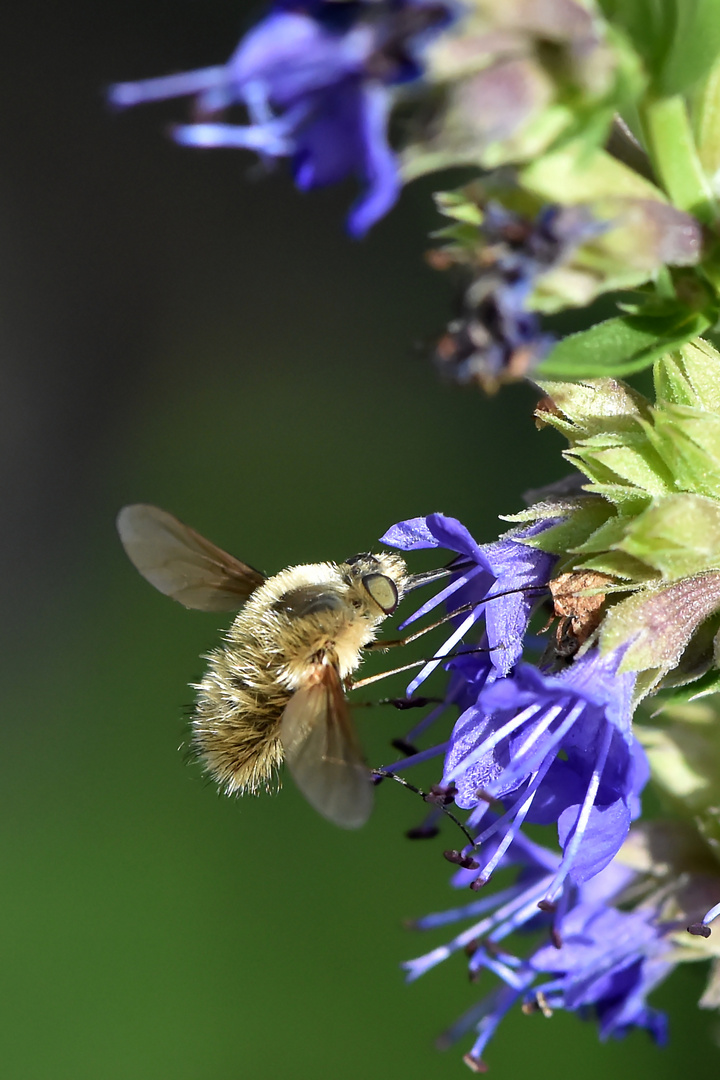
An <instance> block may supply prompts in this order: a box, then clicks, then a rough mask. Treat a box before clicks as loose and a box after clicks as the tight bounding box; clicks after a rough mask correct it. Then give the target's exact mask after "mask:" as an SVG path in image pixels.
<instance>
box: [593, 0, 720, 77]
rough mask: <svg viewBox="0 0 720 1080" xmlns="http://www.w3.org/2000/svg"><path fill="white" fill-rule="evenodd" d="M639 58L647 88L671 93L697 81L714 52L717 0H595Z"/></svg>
mask: <svg viewBox="0 0 720 1080" xmlns="http://www.w3.org/2000/svg"><path fill="white" fill-rule="evenodd" d="M600 4H601V7H602V9H603V11H604V12H605V14H606V16H607V17H608V19H609V20H610V21H611V22H612V23H613V24H614V25H615V26H620V27H622V28H623V29H624V30H625V31H626V32H627V34H628V35H629V37H630V39H631V41H632V43H633V45H634V46H635V48H636V50H637V51H638V53H639V54H640V55H641V57H642V58H643V60H644V62H645V67H646V69H647V71H648V72H649V74H650V76H651V79H652V83H653V90H654V91H655V93H658V94H677V93H680V92H681V91H683V90H685V89H687V88H688V87H690V86H692V84H693V83H695V82H697V80H698V79H701V78H702V77H703V76H704V75H705V74H706V73H707V71H708V70H709V69H710V67H711V66H712V64H713V62H714V61H715V59H716V58H717V55H718V53H720V3H719V2H718V0H600Z"/></svg>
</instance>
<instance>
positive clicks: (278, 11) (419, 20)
mask: <svg viewBox="0 0 720 1080" xmlns="http://www.w3.org/2000/svg"><path fill="white" fill-rule="evenodd" d="M448 21H449V11H448V8H447V7H446V6H445V5H444V4H443V3H440V2H437V0H347V2H343V3H337V2H335V0H307V2H305V3H299V4H298V3H290V2H289V0H282V2H278V3H275V5H274V7H273V10H272V11H271V12H270V14H268V15H267V16H266V17H265V18H264V19H263V20H262V21H261V22H259V23H258V25H257V26H255V27H254V29H252V30H251V31H250V32H249V33H248V34H247V35H246V36H245V37H244V38H243V39H242V41H241V42H240V44H239V45H238V47H237V49H236V50H235V52H234V53H233V55H232V56H231V57H230V59H229V61H228V62H227V64H225V65H222V66H218V67H209V68H203V69H200V70H198V71H191V72H187V73H184V74H180V75H170V76H167V77H165V78H158V79H147V80H143V81H140V82H132V83H119V84H117V85H115V86H113V87H112V88H111V90H110V101H111V102H112V103H113V104H114V105H117V106H121V107H125V106H130V105H136V104H138V103H141V102H147V101H159V100H163V99H165V98H174V97H186V96H187V97H192V98H193V99H194V113H195V115H196V117H197V118H198V119H197V122H195V123H192V124H186V125H181V126H179V127H176V128H175V130H174V138H175V140H176V141H177V142H179V143H181V144H182V145H184V146H200V147H216V146H225V147H243V148H245V149H249V150H255V151H257V152H258V153H259V154H261V155H263V156H264V157H266V158H280V157H289V158H290V159H291V161H292V167H293V174H294V178H295V183H296V185H297V186H298V187H299V188H301V189H302V190H307V189H310V188H315V187H319V186H321V185H325V184H333V183H336V182H338V181H340V180H343V179H345V178H346V177H349V176H353V175H355V176H357V177H359V178H360V180H361V182H362V183H363V184H364V185H365V192H364V194H363V195H362V197H361V198H360V200H359V201H358V202H357V203H356V205H355V206H354V207H353V209H352V211H351V213H350V217H349V222H348V227H349V229H350V232H351V233H353V234H354V235H356V236H360V235H362V234H363V233H365V232H366V231H367V230H368V229H369V228H370V226H371V225H373V224H374V223H375V222H376V221H377V220H378V219H379V218H381V217H382V216H383V215H384V214H385V213H386V212H387V211H388V210H389V209H390V207H391V206H392V205H393V203H394V202H395V200H396V198H397V195H398V191H399V186H400V181H399V176H398V168H397V163H396V160H395V155H394V154H393V152H392V150H391V149H390V145H389V142H388V131H387V128H388V117H389V113H390V109H391V106H392V97H391V90H390V88H391V87H392V86H394V85H397V84H399V83H404V82H408V81H409V80H413V79H417V78H419V77H420V75H421V74H422V50H423V45H424V43H425V41H426V39H427V38H428V37H429V36H431V34H432V32H433V31H434V30H437V29H439V28H440V27H441V26H443V25H445V24H446V23H447V22H448ZM235 104H242V105H244V106H245V107H246V109H247V112H248V115H249V119H250V123H249V124H244V125H243V124H229V123H224V122H223V123H218V122H216V121H215V119H214V118H215V116H216V115H217V114H219V113H221V112H223V110H225V109H227V108H228V107H230V106H232V105H235Z"/></svg>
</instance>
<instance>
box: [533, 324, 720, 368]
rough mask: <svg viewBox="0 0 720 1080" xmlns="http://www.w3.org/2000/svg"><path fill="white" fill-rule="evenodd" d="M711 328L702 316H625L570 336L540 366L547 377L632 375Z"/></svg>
mask: <svg viewBox="0 0 720 1080" xmlns="http://www.w3.org/2000/svg"><path fill="white" fill-rule="evenodd" d="M709 325H710V321H709V319H708V318H707V317H706V316H705V315H703V314H701V313H697V312H696V313H692V312H686V313H685V315H684V316H683V317H680V316H678V315H677V314H672V315H668V316H664V317H662V318H649V317H647V316H636V315H625V316H619V317H618V318H614V319H607V320H606V321H605V322H601V323H597V324H596V325H595V326H592V327H590V328H589V329H588V330H582V331H580V332H579V333H577V334H570V335H569V337H566V338H563V340H562V341H560V342H558V344H557V345H556V346H555V347H554V349H552V351H551V352H550V354H549V355H548V356H547V357H546V359H545V360H543V362H542V363H541V364H540V365H539V366H538V375H539V376H540V378H541V379H542V378H544V377H546V376H559V377H563V376H574V377H576V378H581V377H583V376H586V377H593V376H598V375H612V376H620V375H630V374H632V373H633V372H636V371H642V369H643V368H646V367H649V366H650V364H652V362H653V361H654V360H657V359H658V357H660V356H663V355H664V354H665V353H666V352H670V350H671V349H676V348H677V347H678V346H680V345H684V344H685V342H687V341H689V340H690V339H691V338H694V337H697V336H698V335H699V334H701V333H702V332H703V331H704V330H706V329H707V328H708V326H709Z"/></svg>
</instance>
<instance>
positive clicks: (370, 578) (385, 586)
mask: <svg viewBox="0 0 720 1080" xmlns="http://www.w3.org/2000/svg"><path fill="white" fill-rule="evenodd" d="M362 583H363V585H364V586H365V588H366V589H367V591H368V592H369V593H370V596H371V597H372V598H373V600H374V601H375V603H376V604H377V606H378V607H379V608H381V609H382V610H383V611H384V612H385V614H386V615H392V613H393V611H394V610H395V608H396V607H397V606H398V603H399V597H398V591H397V586H396V584H395V582H394V581H393V580H392V578H389V577H385V574H366V575H365V577H364V578H363V579H362Z"/></svg>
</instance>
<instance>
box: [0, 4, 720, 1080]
mask: <svg viewBox="0 0 720 1080" xmlns="http://www.w3.org/2000/svg"><path fill="white" fill-rule="evenodd" d="M250 17H251V16H250V15H249V14H248V13H247V12H243V11H238V7H237V5H235V4H231V3H229V2H228V0H216V2H213V3H208V2H203V3H201V2H199V0H178V2H175V3H170V2H168V0H143V3H140V2H125V3H120V2H119V0H115V2H108V3H105V4H97V3H90V2H89V0H78V2H76V3H52V2H50V0H46V2H45V3H39V2H32V0H26V2H25V3H23V4H21V5H15V6H14V9H13V10H10V9H8V11H7V12H5V13H4V16H3V23H4V25H3V36H2V39H1V41H0V49H1V50H2V58H1V63H0V79H2V80H3V82H4V86H3V93H2V95H1V96H0V103H1V104H0V132H1V134H2V146H3V154H2V164H1V165H0V240H1V241H2V246H1V248H0V410H1V411H0V426H1V430H0V447H1V448H2V454H1V457H0V485H1V488H2V498H3V508H4V526H3V529H2V530H1V531H0V553H1V554H2V557H3V566H4V568H5V574H4V577H5V581H4V592H5V601H4V604H3V611H4V615H3V620H2V649H3V653H2V655H3V659H4V661H5V673H4V677H3V688H4V691H5V693H4V708H3V710H2V718H1V724H2V728H1V731H2V743H3V746H2V754H1V755H0V804H1V805H0V837H1V840H0V844H1V846H0V983H1V984H2V997H1V1002H0V1062H1V1063H2V1065H1V1066H0V1071H1V1073H2V1076H7V1077H8V1078H9V1080H146V1078H147V1080H149V1078H152V1080H164V1078H172V1080H230V1078H238V1080H240V1078H242V1080H244V1078H246V1077H248V1078H249V1077H254V1078H257V1080H276V1078H279V1077H294V1078H296V1080H311V1078H313V1080H321V1078H329V1080H335V1078H339V1077H343V1078H347V1080H365V1078H367V1077H368V1076H377V1077H383V1078H385V1077H387V1078H392V1080H415V1078H417V1077H428V1076H432V1077H438V1078H440V1077H451V1076H458V1077H462V1076H464V1075H467V1074H466V1073H465V1071H464V1067H463V1066H462V1064H461V1062H460V1055H461V1052H462V1051H461V1050H460V1049H458V1050H455V1051H450V1052H449V1054H446V1055H445V1056H440V1055H438V1054H437V1053H436V1052H435V1051H434V1050H433V1048H432V1042H433V1038H434V1036H435V1035H436V1034H437V1033H438V1032H439V1031H440V1030H441V1029H442V1028H443V1026H445V1025H446V1024H447V1023H449V1022H450V1021H451V1020H452V1019H454V1018H455V1016H456V1015H457V1014H458V1013H459V1012H461V1011H462V1010H463V1009H464V1008H465V1007H467V1006H468V1005H469V1004H470V1003H471V1002H472V1001H473V1000H474V999H475V997H476V996H477V994H478V993H480V992H483V989H484V987H483V986H482V985H481V987H479V988H473V987H470V986H469V985H468V983H467V980H466V975H465V973H464V970H463V963H462V961H461V960H460V959H458V960H456V962H454V963H449V964H447V965H445V966H444V967H443V968H441V969H440V970H438V971H436V972H434V973H432V974H430V975H428V976H427V977H426V978H425V979H423V980H422V981H421V982H420V983H418V984H416V985H414V986H411V987H408V988H406V987H404V986H403V984H402V980H401V976H400V973H399V970H398V964H399V962H400V961H401V960H402V959H403V958H406V957H409V956H412V955H413V954H415V953H416V952H419V951H422V950H424V949H425V948H427V947H429V946H430V945H431V944H434V943H435V939H434V938H433V940H432V941H430V940H429V939H426V938H416V937H414V936H413V935H411V934H409V933H408V932H407V931H404V930H403V929H402V928H401V921H402V919H403V918H404V917H406V916H412V915H418V914H421V913H422V912H424V911H427V910H431V909H436V908H439V907H442V906H444V905H446V904H449V903H452V902H453V901H455V900H456V899H457V897H456V895H455V894H453V893H451V891H450V890H449V888H448V886H447V882H448V878H449V872H448V870H449V868H448V867H447V864H446V863H444V862H443V860H442V859H441V857H440V847H441V846H447V843H456V842H457V841H456V840H454V839H453V838H452V837H451V834H446V842H445V844H443V843H442V842H438V843H437V844H422V843H415V844H412V843H410V842H408V841H406V840H405V839H404V837H403V832H404V830H405V829H406V828H408V827H409V826H410V825H412V824H414V823H415V822H416V821H418V820H419V818H420V817H421V815H422V811H423V808H422V805H421V804H419V803H418V802H417V801H416V800H415V799H414V798H413V797H412V796H411V795H409V794H408V793H407V792H405V791H402V790H401V789H400V788H399V787H391V786H390V785H384V786H383V788H381V789H380V791H379V792H378V807H377V812H376V814H375V815H374V817H373V819H372V821H371V822H370V824H369V826H368V827H367V828H366V829H365V830H363V831H362V832H360V833H358V834H344V833H342V832H340V831H339V830H336V829H333V828H332V827H331V826H329V825H327V824H326V823H325V822H324V821H322V820H320V819H319V818H318V817H317V816H315V815H314V814H313V812H312V811H311V810H309V808H308V807H307V806H306V805H305V804H304V803H303V802H302V801H301V800H300V798H299V797H298V796H297V794H296V793H295V791H294V790H293V789H292V787H291V786H289V785H288V786H286V787H285V788H284V790H283V791H282V792H281V794H280V795H279V796H277V797H275V798H272V797H263V798H258V799H255V800H252V799H247V800H245V801H242V802H231V801H229V800H224V799H220V798H218V797H217V795H216V794H215V793H214V792H213V790H212V789H211V788H209V787H208V786H207V785H205V784H204V782H203V781H202V779H201V778H200V777H199V776H198V775H197V772H196V771H194V770H193V769H192V768H187V767H186V766H185V765H184V764H183V760H182V756H181V754H179V753H178V752H177V748H178V745H179V744H180V743H181V742H182V740H183V738H184V730H183V725H184V710H185V708H186V706H187V704H188V703H189V701H190V700H191V692H190V691H189V690H188V687H187V684H188V682H190V681H191V680H193V679H196V678H197V677H198V675H199V674H200V672H201V670H202V662H201V661H200V660H199V659H198V657H199V655H200V654H201V653H202V652H203V651H204V650H206V649H208V648H209V647H210V646H212V644H213V643H214V642H215V641H216V640H217V634H218V629H219V628H220V627H221V626H222V625H224V623H223V620H221V619H218V618H216V617H214V616H206V615H198V614H193V613H189V612H186V611H184V610H183V609H182V608H181V607H179V606H178V605H175V604H173V603H171V602H170V601H168V600H165V599H164V598H162V597H161V596H159V594H156V593H154V592H153V591H152V590H151V589H150V588H149V587H148V586H146V585H145V584H144V583H143V582H142V580H141V579H140V578H139V577H138V576H137V575H136V574H135V573H134V571H133V570H132V568H131V567H130V565H129V563H128V562H127V561H126V560H125V557H124V555H123V554H122V552H121V550H120V547H119V544H118V542H117V540H116V537H115V534H114V526H113V519H114V516H115V513H116V511H117V509H118V508H119V507H120V506H121V505H122V504H123V503H125V502H128V501H135V500H146V501H152V502H156V503H159V504H160V505H163V506H166V507H168V508H169V509H172V510H173V511H175V512H176V513H177V514H179V515H180V516H181V517H183V518H184V519H185V520H187V521H189V522H191V523H193V524H194V525H196V526H197V528H199V529H200V530H201V531H203V532H205V533H206V534H207V535H209V536H210V537H212V538H214V539H216V540H217V542H219V543H220V544H223V545H225V546H226V547H228V548H230V549H231V550H234V551H236V552H237V553H238V554H239V555H241V556H242V557H244V558H246V559H247V560H249V561H250V562H252V563H254V564H256V565H259V566H261V567H262V568H263V569H265V570H268V571H274V570H277V569H279V568H281V567H283V566H285V565H288V564H290V563H292V562H300V561H305V560H318V559H324V558H336V557H340V558H341V557H343V556H345V555H347V554H349V553H350V552H353V551H356V550H360V549H366V548H368V547H372V545H373V544H374V542H375V540H376V538H377V537H378V536H379V535H380V534H381V533H382V532H383V531H384V530H385V529H386V528H387V526H388V525H390V524H391V523H392V522H394V521H395V520H398V519H399V518H402V517H404V516H409V515H414V514H420V513H425V512H428V511H432V510H437V509H441V510H444V511H445V512H447V513H451V514H454V515H457V516H459V517H461V518H462V519H463V520H464V521H466V522H467V524H468V525H469V526H470V528H471V529H472V530H473V531H474V532H475V534H476V535H477V536H478V537H479V538H483V539H491V538H492V537H493V535H494V533H495V531H496V529H497V524H496V515H497V514H498V513H501V512H503V511H512V510H514V509H517V508H518V507H519V505H520V493H521V491H522V490H524V489H525V488H528V487H533V486H537V485H539V484H542V483H544V482H546V481H548V480H550V479H552V478H554V477H556V476H557V475H559V474H560V473H561V471H562V467H561V464H560V462H559V459H558V458H557V452H558V449H559V443H558V442H556V441H555V440H554V437H553V436H552V435H550V434H547V433H546V434H538V433H537V432H536V431H535V429H534V427H533V424H532V422H531V420H530V405H531V400H532V398H531V395H530V393H529V392H528V391H526V390H524V389H517V388H516V389H512V390H509V391H508V392H507V393H503V394H502V396H500V397H499V398H497V399H495V400H492V401H488V400H484V399H482V398H481V397H479V396H477V395H475V394H473V393H469V392H468V393H464V392H461V391H459V390H456V389H452V388H447V387H443V386H440V385H438V383H437V381H436V378H435V376H434V373H433V371H432V369H431V367H430V365H429V364H428V363H427V362H426V359H425V355H424V353H423V348H422V346H423V342H424V341H427V340H428V339H429V338H431V337H432V335H433V333H435V332H436V331H437V330H438V329H439V328H441V327H442V324H443V321H444V319H446V317H447V315H448V313H449V311H450V305H451V292H450V289H449V286H448V284H447V283H446V281H445V280H444V279H443V278H442V277H441V276H439V275H436V274H433V273H432V272H431V271H430V270H428V269H427V268H425V267H424V264H423V262H422V251H423V247H424V244H423V235H424V234H425V233H426V232H427V231H428V229H430V228H432V227H434V226H435V224H436V222H435V219H434V217H433V214H432V212H431V209H430V199H429V190H430V189H429V188H425V189H423V188H421V187H416V188H415V189H413V190H411V191H410V192H408V193H407V194H406V196H405V197H404V198H403V202H402V205H401V207H400V209H399V210H398V211H397V212H396V213H395V214H394V215H392V217H391V218H390V219H389V220H388V221H386V222H384V223H382V224H381V225H380V226H379V227H378V228H377V230H376V231H375V233H374V234H373V235H372V236H371V237H370V239H369V240H368V241H366V242H364V243H362V244H355V243H352V242H351V241H349V240H348V239H347V238H346V237H345V235H344V233H343V230H342V218H343V213H344V209H345V207H346V206H347V204H348V201H349V199H350V198H351V192H350V191H338V192H331V193H320V194H318V195H316V196H313V197H305V198H303V197H300V196H299V195H298V194H296V193H295V192H294V191H293V190H292V187H291V185H290V184H289V182H288V181H287V179H286V178H285V177H283V176H282V175H280V174H281V173H282V170H280V172H279V174H278V175H277V176H272V177H270V178H268V179H264V180H261V179H260V177H259V176H258V169H257V168H256V167H254V166H253V163H252V162H251V161H250V159H249V158H248V157H245V156H243V155H240V154H234V153H224V152H217V153H214V154H203V153H193V152H192V151H188V150H180V149H178V148H176V147H174V146H173V145H172V144H171V143H170V142H169V141H167V140H166V139H165V138H164V137H163V128H164V126H165V125H166V124H167V123H168V122H169V121H170V120H171V119H172V118H178V117H181V116H182V105H181V104H179V103H176V104H174V105H173V104H170V105H168V106H161V107H157V108H152V109H150V108H148V109H145V110H139V111H137V112H135V113H129V114H125V115H120V116H114V115H112V114H111V113H110V112H109V111H108V110H107V109H106V108H105V106H104V104H103V98H102V89H103V86H104V85H106V84H107V83H108V82H110V81H112V80H114V79H120V78H133V77H139V76H143V75H151V74H160V73H164V72H166V71H171V70H177V69H182V68H184V67H193V66H199V65H205V64H210V63H217V62H219V61H221V60H222V59H223V58H224V56H225V55H226V54H227V53H229V51H230V49H231V47H232V45H233V43H234V41H235V40H236V38H237V36H238V34H239V32H240V29H241V28H242V26H243V25H246V20H247V19H248V18H250ZM418 346H419V347H418ZM418 565H419V564H418ZM402 719H403V718H402V717H399V716H398V715H397V714H393V715H388V714H387V713H386V712H385V711H383V710H368V711H367V712H365V713H363V714H362V715H361V716H360V718H359V726H360V729H361V734H362V738H363V740H364V742H365V745H366V746H367V748H368V753H369V757H370V759H371V760H372V761H373V762H375V763H380V762H382V761H387V760H388V751H387V749H386V748H387V740H388V737H389V736H392V735H394V734H398V733H399V731H402V728H403V724H402ZM701 985H702V983H701V973H700V971H688V972H685V973H681V974H680V976H679V977H678V978H676V979H675V980H674V983H673V988H671V990H670V991H669V992H667V993H662V994H661V995H659V997H660V1000H661V1002H662V1001H664V1002H665V1003H666V1004H668V1005H669V1006H670V1007H671V1008H672V1014H673V1015H672V1031H673V1042H672V1047H671V1049H669V1050H668V1051H666V1052H664V1053H662V1052H659V1051H657V1050H656V1049H655V1048H653V1047H652V1046H651V1045H650V1044H649V1043H648V1042H647V1041H646V1039H645V1038H644V1037H643V1036H642V1035H636V1036H633V1037H632V1038H630V1039H629V1040H628V1042H627V1043H626V1044H614V1045H609V1046H603V1047H601V1046H599V1044H597V1041H596V1036H595V1032H594V1029H593V1028H592V1026H590V1025H583V1024H581V1023H580V1022H579V1021H577V1020H575V1019H573V1018H567V1017H563V1016H559V1017H555V1018H554V1019H552V1020H551V1021H550V1022H548V1021H546V1020H544V1019H543V1018H542V1017H541V1016H534V1017H530V1018H527V1017H523V1016H517V1017H515V1018H513V1019H512V1020H510V1021H509V1022H508V1023H506V1025H505V1026H504V1028H503V1030H502V1031H501V1034H500V1035H499V1036H498V1038H497V1040H496V1042H495V1043H494V1045H493V1046H492V1049H491V1051H490V1054H489V1058H490V1061H491V1064H492V1068H493V1072H494V1075H496V1076H498V1077H511V1076H512V1077H517V1076H519V1075H523V1070H526V1071H528V1072H531V1073H532V1075H533V1076H534V1077H536V1078H537V1080H543V1078H544V1077H551V1076H553V1077H557V1076H560V1077H568V1078H570V1077H575V1076H577V1075H578V1072H579V1070H582V1074H581V1075H582V1076H583V1078H584V1080H591V1077H594V1076H597V1077H598V1078H599V1077H607V1076H608V1075H612V1076H613V1077H615V1078H616V1080H625V1078H628V1080H629V1078H630V1077H632V1078H636V1077H637V1076H638V1075H639V1074H642V1073H643V1072H647V1073H650V1072H652V1074H653V1075H654V1076H656V1077H668V1078H669V1077H675V1076H677V1075H678V1072H679V1070H683V1069H686V1068H690V1067H691V1068H692V1072H693V1076H694V1080H705V1078H708V1080H709V1078H710V1077H715V1076H717V1071H718V1066H719V1065H720V1055H719V1054H718V1051H717V1048H716V1043H715V1042H714V1041H713V1040H714V1039H716V1038H717V1033H716V1028H715V1026H714V1025H715V1023H716V1022H715V1020H714V1018H713V1017H709V1016H707V1015H705V1016H702V1017H700V1016H699V1015H698V1014H697V1013H696V1011H695V1010H694V1007H693V1006H694V1001H695V1000H696V999H697V996H698V994H699V992H700V989H701ZM466 1048H467V1046H466V1047H465V1049H466ZM581 1055H582V1056H581Z"/></svg>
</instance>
